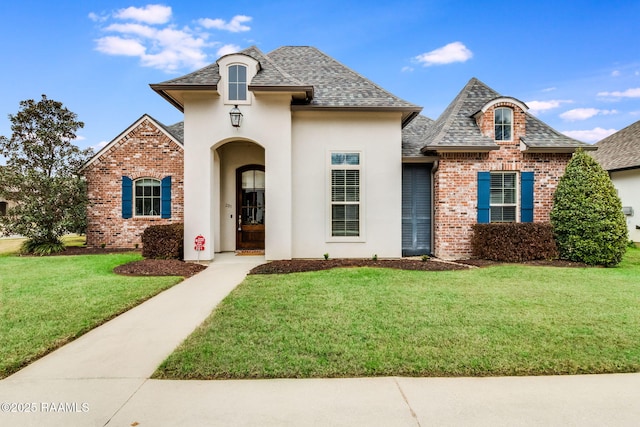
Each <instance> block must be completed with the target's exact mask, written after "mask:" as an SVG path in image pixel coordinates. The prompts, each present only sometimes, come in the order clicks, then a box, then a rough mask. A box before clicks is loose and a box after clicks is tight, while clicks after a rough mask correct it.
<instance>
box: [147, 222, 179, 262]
mask: <svg viewBox="0 0 640 427" xmlns="http://www.w3.org/2000/svg"><path fill="white" fill-rule="evenodd" d="M142 256H143V257H145V258H155V259H180V260H181V259H182V258H184V224H182V223H177V224H169V225H152V226H149V227H147V228H146V229H145V230H144V232H143V233H142Z"/></svg>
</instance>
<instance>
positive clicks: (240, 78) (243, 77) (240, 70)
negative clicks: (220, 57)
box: [229, 65, 247, 101]
mask: <svg viewBox="0 0 640 427" xmlns="http://www.w3.org/2000/svg"><path fill="white" fill-rule="evenodd" d="M246 100H247V67H245V66H244V65H230V66H229V101H246Z"/></svg>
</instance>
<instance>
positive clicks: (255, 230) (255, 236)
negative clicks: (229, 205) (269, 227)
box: [236, 165, 265, 250]
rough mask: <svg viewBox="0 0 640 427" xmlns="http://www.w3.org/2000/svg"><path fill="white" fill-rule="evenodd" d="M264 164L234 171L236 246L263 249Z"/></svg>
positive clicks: (240, 248)
mask: <svg viewBox="0 0 640 427" xmlns="http://www.w3.org/2000/svg"><path fill="white" fill-rule="evenodd" d="M264 183H265V179H264V166H261V165H249V166H243V167H241V168H238V170H237V172H236V188H237V197H236V199H237V202H236V206H237V211H236V218H237V224H236V248H237V249H239V250H242V249H264V221H265V191H264V187H265V185H264Z"/></svg>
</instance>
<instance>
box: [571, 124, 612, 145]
mask: <svg viewBox="0 0 640 427" xmlns="http://www.w3.org/2000/svg"><path fill="white" fill-rule="evenodd" d="M616 132H617V131H616V130H615V129H603V128H601V127H597V128H594V129H591V130H568V131H564V132H562V133H563V134H565V135H567V136H568V137H571V138H575V139H577V140H579V141H584V142H590V143H593V142H598V141H600V140H601V139H604V138H606V137H608V136H609V135H613V134H614V133H616Z"/></svg>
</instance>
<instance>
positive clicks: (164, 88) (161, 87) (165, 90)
mask: <svg viewBox="0 0 640 427" xmlns="http://www.w3.org/2000/svg"><path fill="white" fill-rule="evenodd" d="M149 87H151V89H153V91H154V92H156V93H157V94H158V95H160V96H161V97H163V98H164V99H166V100H167V101H169V103H170V104H171V105H173V106H174V107H176V108H177V109H178V110H180V112H182V113H184V105H182V103H181V102H180V101H178V100H177V99H176V98H174V97H173V96H171V95H170V94H169V91H197V90H218V85H199V84H192V85H185V84H181V85H167V84H162V83H159V84H150V85H149Z"/></svg>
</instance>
